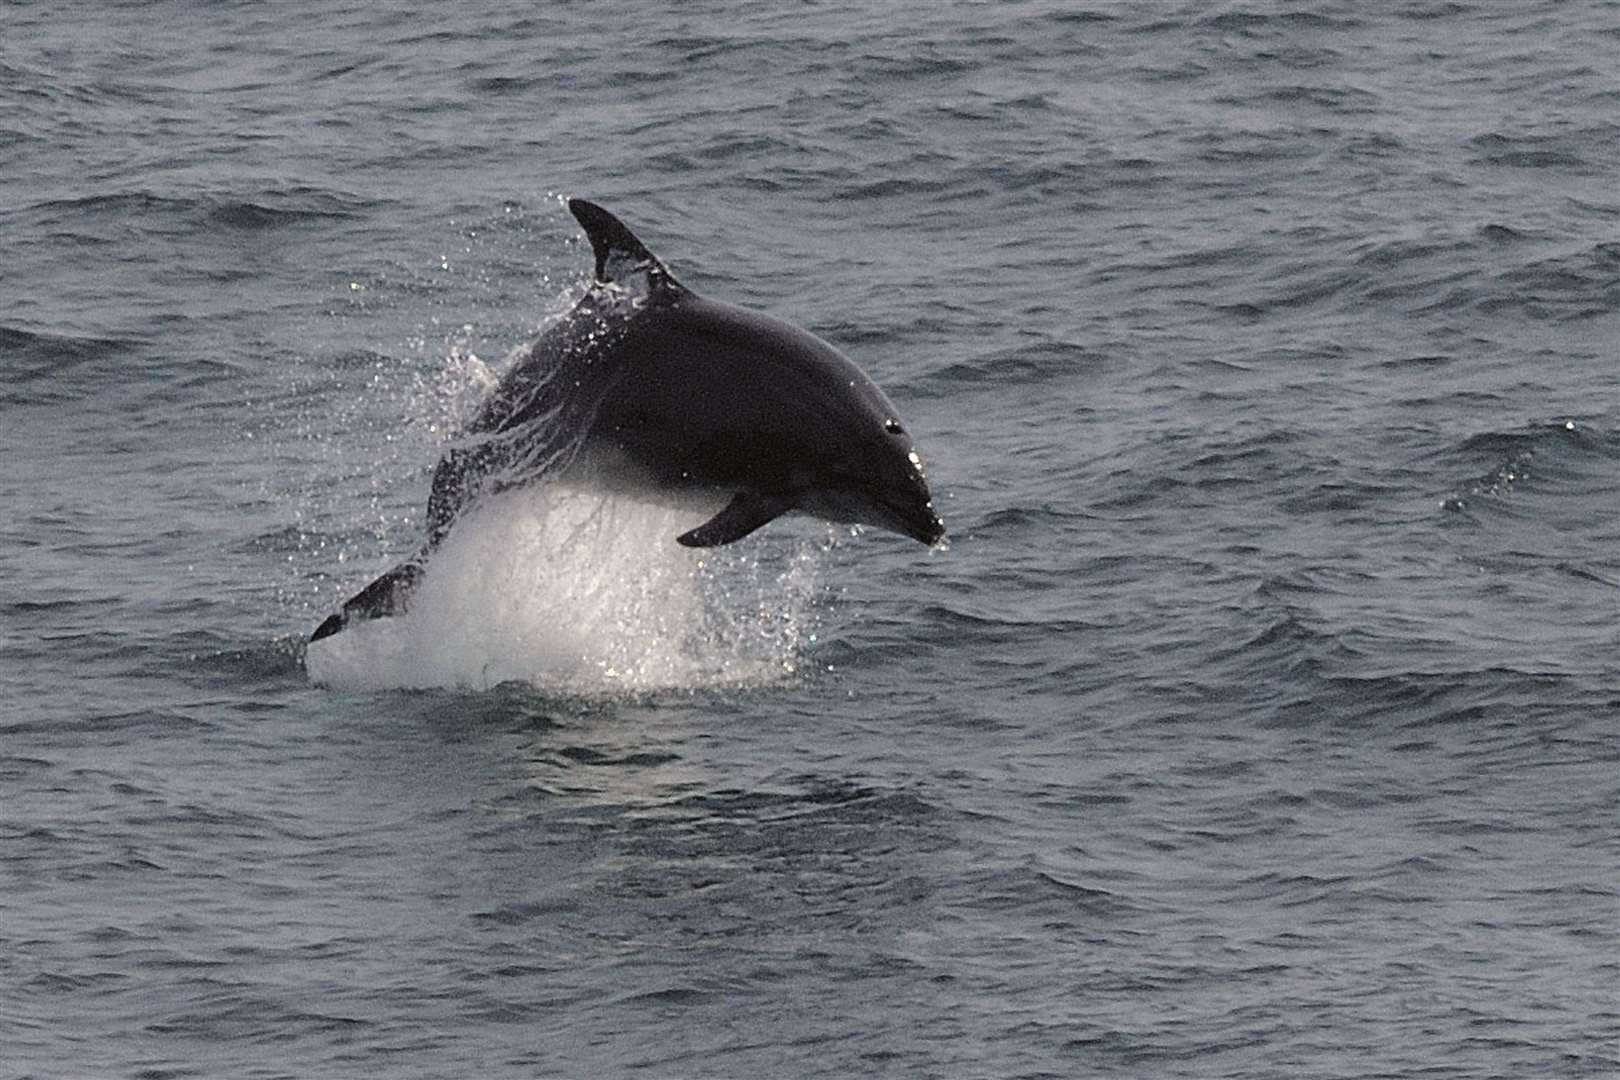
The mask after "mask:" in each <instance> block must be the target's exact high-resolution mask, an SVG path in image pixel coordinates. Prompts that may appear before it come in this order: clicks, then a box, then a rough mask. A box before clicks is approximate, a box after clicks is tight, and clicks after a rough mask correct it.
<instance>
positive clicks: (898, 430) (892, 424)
mask: <svg viewBox="0 0 1620 1080" xmlns="http://www.w3.org/2000/svg"><path fill="white" fill-rule="evenodd" d="M883 430H884V431H887V432H888V433H889V434H890V435H904V434H905V433H906V429H905V428H903V427H901V426H900V421H898V420H885V421H883Z"/></svg>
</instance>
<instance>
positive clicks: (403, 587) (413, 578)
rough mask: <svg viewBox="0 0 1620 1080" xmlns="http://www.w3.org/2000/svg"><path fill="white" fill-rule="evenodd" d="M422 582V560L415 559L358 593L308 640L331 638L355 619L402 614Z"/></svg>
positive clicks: (318, 627)
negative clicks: (417, 586) (415, 589)
mask: <svg viewBox="0 0 1620 1080" xmlns="http://www.w3.org/2000/svg"><path fill="white" fill-rule="evenodd" d="M420 580H422V563H421V561H420V560H418V559H412V560H410V561H408V562H402V563H400V564H399V565H398V566H396V567H394V568H393V569H392V570H390V571H388V573H386V574H384V575H383V576H382V577H380V578H378V579H377V580H376V581H373V582H372V583H371V584H370V585H367V586H366V587H365V588H364V589H361V590H360V591H359V592H358V593H356V594H355V595H354V597H353V598H352V599H350V600H349V602H348V603H346V604H344V605H343V610H342V611H340V612H338V613H337V614H336V615H333V616H331V617H330V618H328V619H327V620H326V621H325V622H323V623H321V625H320V626H317V627H316V628H315V632H314V633H313V634H311V635H310V636H309V640H310V641H312V642H314V641H319V640H321V638H324V637H331V636H332V635H333V634H335V633H337V632H338V631H339V630H342V629H343V628H344V627H345V626H348V625H349V623H350V622H351V621H353V620H356V619H385V618H387V617H388V616H390V615H398V614H401V613H402V612H403V611H404V610H405V604H406V602H407V600H408V599H409V598H410V595H411V590H412V589H414V588H416V583H417V582H418V581H420Z"/></svg>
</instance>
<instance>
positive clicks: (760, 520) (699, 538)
mask: <svg viewBox="0 0 1620 1080" xmlns="http://www.w3.org/2000/svg"><path fill="white" fill-rule="evenodd" d="M791 509H793V503H792V502H791V501H789V500H787V499H784V498H782V497H781V496H780V495H762V494H760V493H759V492H757V491H739V492H737V497H736V498H734V499H732V500H731V501H730V502H729V503H727V504H726V508H725V509H724V510H722V511H720V512H719V513H718V514H716V515H714V517H712V518H710V519H709V520H708V521H705V522H704V523H703V524H702V525H699V526H698V527H697V528H695V529H693V530H692V531H690V532H683V533H681V535H679V536H677V537H676V538H675V542H676V543H678V544H681V545H683V546H685V547H719V546H720V545H721V544H729V543H731V542H732V541H733V540H741V539H742V538H743V537H745V536H747V535H748V534H749V533H751V532H753V531H754V530H755V529H757V528H759V527H760V526H761V525H768V524H770V523H771V522H772V521H775V520H776V519H777V518H779V517H781V516H782V515H783V514H785V513H787V512H788V511H789V510H791Z"/></svg>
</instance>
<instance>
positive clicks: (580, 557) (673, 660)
mask: <svg viewBox="0 0 1620 1080" xmlns="http://www.w3.org/2000/svg"><path fill="white" fill-rule="evenodd" d="M701 520H702V518H701V516H700V514H699V513H697V512H694V510H693V509H691V508H684V507H669V506H657V505H650V504H647V503H643V502H638V501H634V500H632V499H629V498H627V497H624V496H621V495H614V494H606V493H603V492H600V491H593V490H581V489H577V488H568V487H564V486H561V485H557V484H545V483H542V484H538V485H535V486H533V487H531V488H528V489H524V490H523V491H519V492H513V493H511V494H509V495H506V496H503V497H501V498H499V499H493V500H489V501H488V502H487V503H486V504H484V505H482V506H480V507H479V508H477V509H476V510H474V511H472V512H470V513H469V514H467V515H466V516H465V517H464V518H463V519H462V520H460V521H458V522H457V524H456V527H455V528H454V529H453V530H452V531H451V533H450V534H449V535H448V536H447V537H446V539H445V541H444V542H443V544H442V545H441V546H440V548H439V549H438V550H437V551H436V552H435V553H434V555H433V558H432V560H431V561H430V562H429V564H428V569H427V573H426V575H425V576H424V578H423V580H422V583H421V584H420V585H419V586H418V587H417V589H416V591H415V593H414V594H413V596H412V599H411V606H410V609H409V611H408V612H407V613H406V614H405V615H403V616H400V617H396V618H390V619H378V620H373V621H363V622H357V623H355V624H353V625H351V626H350V627H349V628H348V629H347V630H345V631H343V632H342V633H340V634H337V635H334V636H332V637H330V638H326V639H323V640H321V641H319V642H316V643H314V644H312V645H311V646H310V647H309V650H308V653H307V654H306V657H305V666H306V668H307V670H308V672H309V675H310V678H311V680H312V681H314V682H316V683H318V684H321V685H325V686H330V687H333V688H336V689H343V690H378V689H396V688H424V687H457V688H465V689H474V690H483V689H488V688H491V687H494V686H496V685H498V684H500V683H504V682H510V681H513V680H517V681H523V682H527V683H530V684H533V685H534V686H536V687H537V688H540V689H542V690H547V691H558V692H565V693H569V694H591V695H595V694H609V695H613V694H621V693H627V692H628V693H635V692H644V691H648V690H655V689H670V688H697V687H712V686H749V685H759V684H764V683H771V682H778V681H781V680H784V679H789V678H792V677H793V676H794V675H795V673H796V671H797V669H798V665H799V653H800V649H801V647H802V643H803V642H805V641H806V640H808V639H809V638H810V636H811V627H812V624H813V619H814V597H815V590H816V588H817V574H816V569H817V567H818V566H819V564H820V563H821V561H822V556H823V555H824V553H825V552H826V550H827V546H826V545H824V544H823V545H817V544H813V543H809V542H798V543H794V542H792V541H788V542H787V543H786V546H783V545H781V544H778V545H777V546H774V547H772V546H769V545H758V544H756V545H749V546H748V549H747V550H746V551H742V550H729V549H728V550H725V551H715V550H704V551H699V550H693V549H690V548H684V547H682V546H680V545H679V544H677V543H675V539H674V538H675V536H676V535H678V534H679V533H681V532H683V531H685V530H686V529H689V528H691V527H692V526H693V525H695V524H697V523H698V522H699V521H701Z"/></svg>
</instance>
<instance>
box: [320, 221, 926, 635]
mask: <svg viewBox="0 0 1620 1080" xmlns="http://www.w3.org/2000/svg"><path fill="white" fill-rule="evenodd" d="M568 209H569V210H570V211H572V212H573V215H574V217H575V218H577V219H578V220H579V223H580V225H581V226H583V227H584V229H585V234H586V236H588V237H589V238H590V242H591V251H592V253H593V254H594V255H595V257H596V272H595V280H594V281H593V282H592V284H591V287H590V289H589V291H588V292H586V294H585V296H584V297H583V298H582V299H581V300H580V301H579V303H578V304H577V305H575V307H574V308H573V310H572V311H570V312H569V313H568V315H567V316H565V317H564V318H563V319H562V320H561V321H560V322H558V323H557V324H556V325H554V326H552V327H551V328H550V329H549V330H547V331H546V332H545V333H544V334H543V335H542V336H541V337H540V339H539V340H538V341H536V342H535V343H534V345H533V346H531V347H530V348H529V350H528V352H527V353H526V354H525V355H524V356H523V357H521V358H520V359H519V360H518V361H517V362H516V363H515V364H514V365H513V366H512V369H511V370H510V371H509V372H508V373H507V374H506V376H505V377H504V378H502V380H501V381H500V383H499V384H498V385H497V386H496V387H495V389H494V390H493V391H492V392H491V393H490V395H489V397H488V399H486V400H485V401H484V403H483V404H482V406H481V407H480V409H479V411H478V414H477V415H476V416H475V417H474V418H473V420H472V422H471V423H469V424H468V425H467V427H466V429H465V430H464V431H463V432H462V433H461V436H460V437H459V438H458V439H457V440H456V442H455V443H454V444H453V445H452V447H451V448H450V450H449V451H448V452H447V453H446V454H445V455H444V457H443V458H441V459H440V461H439V463H438V466H437V467H436V468H435V470H434V473H433V487H432V492H431V494H430V495H429V497H428V506H427V538H426V540H425V541H424V543H423V545H422V548H421V550H420V551H418V552H417V553H416V554H415V555H413V556H412V557H411V558H409V559H407V560H406V561H405V562H403V563H401V564H400V565H399V566H396V567H395V568H394V569H392V570H390V571H389V572H388V573H386V574H384V575H383V576H382V577H380V578H378V579H377V580H376V581H373V582H372V583H371V584H370V585H368V586H366V588H365V589H363V590H362V591H361V592H360V593H359V594H357V595H356V596H355V597H354V598H353V599H351V600H349V601H348V602H347V603H345V604H344V605H343V609H342V610H341V611H339V612H338V613H337V614H334V615H332V616H331V617H330V618H328V619H327V620H326V621H325V622H323V623H321V625H320V627H319V628H317V629H316V631H315V633H314V635H313V636H311V638H310V640H311V641H319V640H320V639H321V638H324V637H329V636H330V635H332V634H335V633H337V632H338V631H339V630H341V629H343V627H344V626H345V625H347V624H348V623H349V621H350V620H352V619H357V618H359V619H367V618H380V617H383V616H388V615H395V614H398V613H400V612H402V611H403V610H404V609H405V607H406V605H407V603H408V602H409V596H410V593H411V590H412V588H413V587H414V586H415V585H416V583H417V582H418V581H419V580H420V579H421V576H422V573H423V570H424V567H425V566H426V563H427V558H428V556H429V555H430V554H431V553H432V552H433V550H434V548H436V547H437V546H438V545H439V543H440V542H441V541H442V540H443V539H444V538H445V537H446V536H447V535H448V534H449V532H450V530H451V528H452V527H453V526H454V524H455V522H456V520H457V518H458V517H459V516H460V515H462V514H463V513H465V512H466V511H467V510H469V509H470V508H471V507H472V506H474V505H475V504H477V503H478V502H479V500H481V499H483V498H484V497H486V496H489V495H493V494H496V493H498V492H501V491H504V490H508V489H511V488H513V487H517V486H521V485H525V484H529V483H533V482H535V481H536V480H539V479H541V478H545V479H547V480H556V481H559V482H567V483H574V484H580V485H594V486H597V487H599V488H602V489H604V490H609V491H616V492H624V493H627V494H629V495H632V496H637V497H641V498H645V499H648V500H650V501H658V502H670V501H676V502H680V503H682V504H686V505H691V506H693V507H698V506H703V507H705V512H707V511H708V510H709V509H712V508H713V507H716V506H718V507H720V509H719V511H718V513H715V514H714V516H713V517H711V518H709V520H708V521H706V522H704V523H703V524H701V525H699V526H697V527H696V528H694V529H692V530H690V531H689V532H685V533H682V534H681V535H679V536H677V537H675V540H676V541H677V542H678V543H681V544H684V545H686V546H687V547H713V546H715V545H718V544H729V543H731V542H732V541H734V540H740V539H742V538H743V537H745V536H747V535H748V534H749V533H751V532H753V531H754V530H755V529H758V528H759V527H760V526H762V525H765V524H767V523H768V522H770V521H772V520H774V519H776V518H777V517H780V516H781V515H782V514H785V513H787V512H789V511H801V512H804V513H808V514H812V515H814V516H816V517H819V518H823V519H825V520H828V521H838V522H850V523H861V524H867V525H875V526H878V527H879V528H883V529H887V530H889V531H891V532H896V533H900V534H901V535H903V536H909V537H911V538H913V539H915V540H919V541H921V542H922V543H924V544H930V545H931V544H934V543H936V542H937V541H939V540H940V539H941V538H942V537H943V536H944V535H945V526H944V523H943V522H941V521H940V519H939V516H938V515H937V514H935V513H934V506H933V502H932V501H931V499H930V497H929V494H928V484H927V481H926V479H925V477H924V474H923V466H922V460H921V458H919V457H918V456H917V452H916V450H915V449H913V447H912V442H911V437H910V436H909V435H908V434H907V433H906V429H905V426H904V425H903V424H901V422H900V420H899V415H898V413H897V412H896V411H895V408H894V406H893V405H892V404H890V402H889V399H888V398H886V397H884V396H883V392H882V391H881V390H879V389H878V388H877V386H876V385H874V384H873V382H872V380H871V379H869V378H867V377H866V374H865V373H864V372H862V371H861V369H860V368H858V367H856V366H855V364H854V362H853V361H851V360H850V359H849V358H848V357H846V356H845V355H844V354H843V353H841V352H839V351H838V350H837V349H835V348H833V347H832V346H831V345H829V344H828V343H827V342H825V341H823V340H822V339H821V338H818V337H816V336H815V335H814V334H812V333H810V332H809V331H807V330H802V329H800V328H798V327H796V326H792V325H790V324H788V323H786V322H783V321H782V320H780V319H776V318H772V317H771V316H769V315H762V314H759V313H757V312H753V311H747V310H744V309H743V308H740V307H735V306H733V305H731V304H725V303H721V302H720V301H718V300H709V299H707V298H705V297H702V296H699V295H698V294H697V293H695V292H693V291H692V290H691V289H688V288H686V287H685V286H684V285H682V284H681V283H680V282H678V281H676V280H675V278H674V276H673V275H671V274H670V272H669V270H668V268H666V267H665V266H664V264H663V263H661V262H660V261H659V260H658V259H657V258H656V257H655V256H654V255H653V254H652V253H651V252H650V251H648V250H647V248H646V246H645V245H643V244H642V242H641V241H640V240H638V239H636V237H635V236H634V235H633V234H632V233H631V232H630V230H629V229H627V228H626V227H625V226H624V223H623V222H621V221H620V220H619V219H618V218H616V217H614V216H613V215H612V214H610V213H608V212H607V211H606V210H604V209H602V208H601V207H600V206H597V205H596V204H595V203H591V202H587V201H585V200H584V199H570V200H569V201H568Z"/></svg>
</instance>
